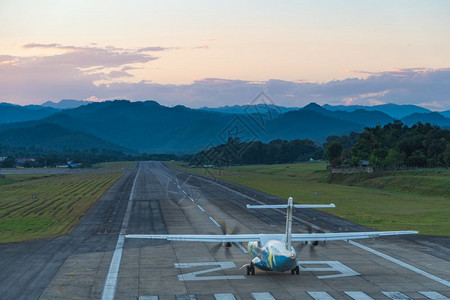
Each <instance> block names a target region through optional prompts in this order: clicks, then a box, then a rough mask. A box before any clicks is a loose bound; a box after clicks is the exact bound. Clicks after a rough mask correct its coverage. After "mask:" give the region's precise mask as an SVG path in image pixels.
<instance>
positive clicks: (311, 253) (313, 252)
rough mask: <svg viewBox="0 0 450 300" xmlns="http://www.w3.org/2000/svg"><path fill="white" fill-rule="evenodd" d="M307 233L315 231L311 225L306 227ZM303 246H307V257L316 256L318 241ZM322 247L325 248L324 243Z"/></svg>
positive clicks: (305, 243)
mask: <svg viewBox="0 0 450 300" xmlns="http://www.w3.org/2000/svg"><path fill="white" fill-rule="evenodd" d="M308 233H315V230H314V229H313V227H312V226H311V225H308ZM305 245H309V256H311V257H315V256H317V252H316V246H318V245H319V241H309V242H304V243H303V246H305ZM323 246H325V242H323Z"/></svg>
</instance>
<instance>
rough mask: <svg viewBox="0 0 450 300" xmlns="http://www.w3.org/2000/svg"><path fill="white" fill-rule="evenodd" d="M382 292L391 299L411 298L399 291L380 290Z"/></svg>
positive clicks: (406, 299) (403, 299) (402, 299)
mask: <svg viewBox="0 0 450 300" xmlns="http://www.w3.org/2000/svg"><path fill="white" fill-rule="evenodd" d="M382 293H383V294H384V295H386V296H387V297H389V298H391V299H393V300H412V299H411V298H409V297H408V296H406V295H405V294H403V293H400V292H382Z"/></svg>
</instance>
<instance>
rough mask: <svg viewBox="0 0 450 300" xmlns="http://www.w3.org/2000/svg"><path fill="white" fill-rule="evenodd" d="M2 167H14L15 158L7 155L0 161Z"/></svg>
mask: <svg viewBox="0 0 450 300" xmlns="http://www.w3.org/2000/svg"><path fill="white" fill-rule="evenodd" d="M1 164H2V167H3V168H15V167H16V159H15V158H14V157H12V156H8V157H7V158H5V160H4V161H2V163H1Z"/></svg>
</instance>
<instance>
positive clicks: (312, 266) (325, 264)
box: [175, 261, 359, 281]
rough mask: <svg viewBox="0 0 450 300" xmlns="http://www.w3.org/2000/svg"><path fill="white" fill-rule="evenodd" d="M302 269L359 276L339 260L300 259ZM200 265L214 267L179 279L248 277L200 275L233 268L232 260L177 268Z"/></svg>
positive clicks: (234, 265)
mask: <svg viewBox="0 0 450 300" xmlns="http://www.w3.org/2000/svg"><path fill="white" fill-rule="evenodd" d="M298 264H299V267H300V271H302V272H327V273H330V272H333V273H337V274H329V275H320V276H317V278H319V279H327V278H338V277H348V276H357V275H359V273H358V272H355V271H354V270H352V269H350V268H349V267H347V266H345V265H344V264H342V263H340V262H338V261H300V262H299V263H298ZM198 267H212V268H209V269H206V270H200V271H195V272H191V273H186V274H181V275H178V280H179V281H194V280H223V279H246V278H247V277H246V276H244V275H223V276H199V275H204V274H207V273H212V272H217V271H222V270H226V269H232V268H235V267H236V264H235V263H234V262H231V261H222V262H215V261H214V262H196V263H177V264H175V268H177V269H190V268H191V269H192V268H198Z"/></svg>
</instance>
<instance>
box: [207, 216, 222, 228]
mask: <svg viewBox="0 0 450 300" xmlns="http://www.w3.org/2000/svg"><path fill="white" fill-rule="evenodd" d="M209 219H210V220H211V221H212V222H213V223H214V224H216V226H217V227H219V228H221V227H222V226H220V224H219V223H217V221H216V219H214V218H213V217H209Z"/></svg>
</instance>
